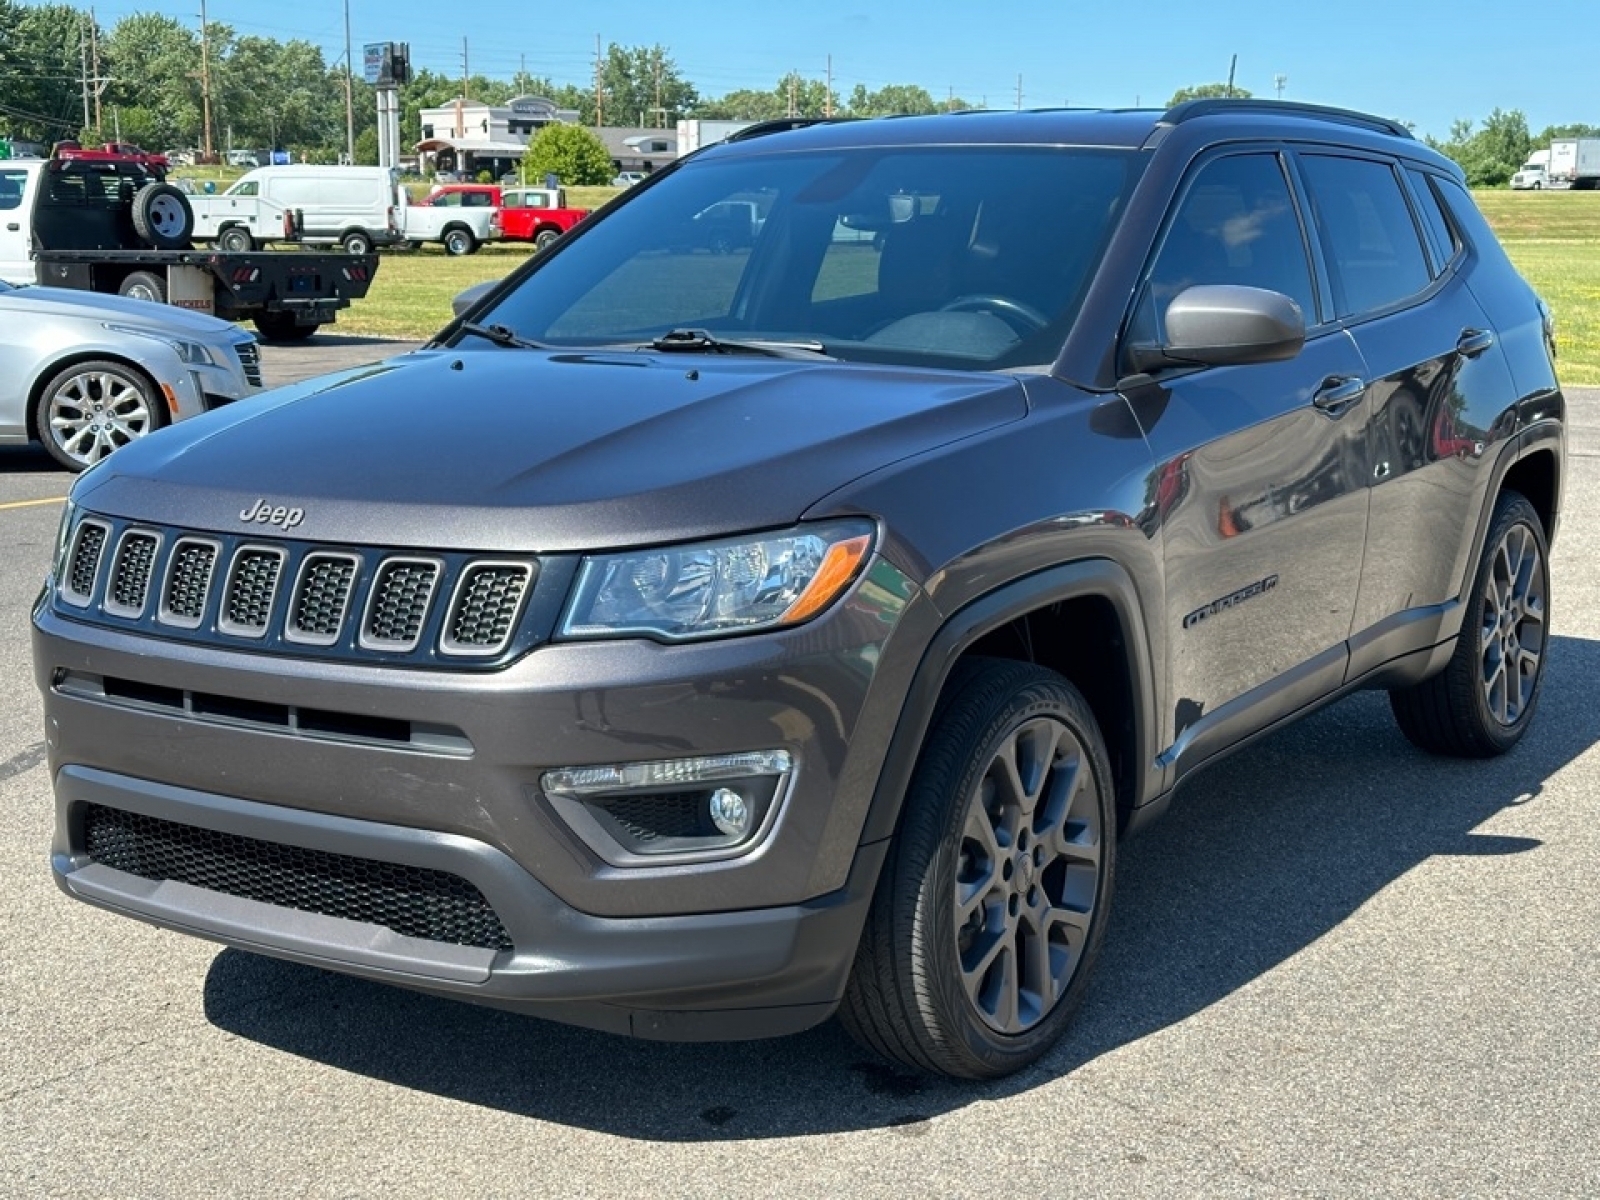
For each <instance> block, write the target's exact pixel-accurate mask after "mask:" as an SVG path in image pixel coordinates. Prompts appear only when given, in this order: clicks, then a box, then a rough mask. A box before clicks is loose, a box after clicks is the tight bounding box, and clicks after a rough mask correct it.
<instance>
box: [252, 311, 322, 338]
mask: <svg viewBox="0 0 1600 1200" xmlns="http://www.w3.org/2000/svg"><path fill="white" fill-rule="evenodd" d="M251 320H252V322H253V323H254V324H255V327H256V332H257V333H259V334H260V335H261V340H262V341H264V342H303V341H305V340H306V339H307V338H309V337H310V336H311V335H312V334H314V333H316V332H317V329H318V328H319V326H316V325H302V324H301V323H300V322H299V321H296V320H295V319H294V314H293V313H286V312H263V313H257V314H256V315H255V316H254V317H253V318H251Z"/></svg>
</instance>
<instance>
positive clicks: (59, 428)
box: [34, 359, 166, 471]
mask: <svg viewBox="0 0 1600 1200" xmlns="http://www.w3.org/2000/svg"><path fill="white" fill-rule="evenodd" d="M159 395H160V393H159V392H158V391H157V389H156V387H155V385H154V384H153V383H151V382H150V381H149V380H148V379H146V378H145V377H144V376H143V375H142V374H140V373H139V372H138V371H136V370H134V369H133V368H132V367H129V366H126V365H125V364H123V363H119V362H112V361H110V360H108V359H90V360H89V361H87V362H80V363H74V364H73V365H72V366H70V367H67V368H65V369H64V370H62V371H61V372H59V373H58V374H57V375H56V376H55V377H54V378H52V379H51V380H50V382H49V383H47V384H46V385H45V388H44V390H43V391H42V392H40V393H39V401H38V405H37V407H36V408H35V409H34V417H35V419H36V420H37V422H38V430H39V440H40V441H42V442H43V443H44V448H45V449H46V450H48V451H49V452H50V457H51V458H53V459H55V460H56V461H57V462H58V463H60V464H61V465H62V466H63V467H66V468H67V470H69V471H82V470H84V469H85V468H87V467H92V466H94V464H95V463H97V462H99V461H100V460H101V459H103V458H105V457H106V456H107V455H108V454H111V453H112V452H113V451H115V450H118V449H120V448H121V447H123V446H125V445H127V444H128V443H129V442H134V441H138V440H139V439H140V438H142V437H144V436H146V435H147V434H150V433H154V432H155V431H156V430H157V429H160V428H161V427H162V426H163V425H165V424H166V409H165V408H164V407H163V406H162V405H161V404H160V403H158V402H157V397H158V396H159Z"/></svg>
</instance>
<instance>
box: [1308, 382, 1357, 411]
mask: <svg viewBox="0 0 1600 1200" xmlns="http://www.w3.org/2000/svg"><path fill="white" fill-rule="evenodd" d="M1366 394H1367V381H1366V380H1365V379H1362V378H1361V377H1360V376H1359V375H1330V376H1328V378H1326V379H1324V380H1323V381H1322V386H1321V387H1319V388H1318V389H1317V393H1316V395H1314V396H1312V397H1311V403H1312V404H1314V405H1316V406H1317V407H1318V408H1319V409H1321V410H1322V411H1323V412H1325V413H1327V414H1328V415H1329V416H1334V417H1336V416H1338V415H1339V414H1340V413H1342V412H1343V411H1344V410H1345V409H1347V408H1349V407H1350V406H1351V405H1352V404H1354V403H1355V402H1356V401H1357V400H1359V399H1361V397H1362V396H1364V395H1366Z"/></svg>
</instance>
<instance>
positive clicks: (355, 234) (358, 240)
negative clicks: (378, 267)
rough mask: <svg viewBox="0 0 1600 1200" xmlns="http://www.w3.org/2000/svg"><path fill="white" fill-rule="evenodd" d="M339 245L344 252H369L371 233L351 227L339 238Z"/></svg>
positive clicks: (370, 249) (370, 251)
mask: <svg viewBox="0 0 1600 1200" xmlns="http://www.w3.org/2000/svg"><path fill="white" fill-rule="evenodd" d="M339 245H340V246H342V247H344V252H345V253H346V254H371V253H372V235H371V234H369V233H367V232H366V231H365V230H363V229H352V230H351V231H350V232H349V233H347V234H345V235H344V237H342V238H340V239H339Z"/></svg>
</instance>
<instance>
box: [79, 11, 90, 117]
mask: <svg viewBox="0 0 1600 1200" xmlns="http://www.w3.org/2000/svg"><path fill="white" fill-rule="evenodd" d="M78 63H79V70H78V74H79V77H80V78H81V79H82V80H83V127H84V128H85V129H87V128H89V34H88V31H87V30H85V29H84V27H83V21H82V19H81V18H80V19H79V21H78Z"/></svg>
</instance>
